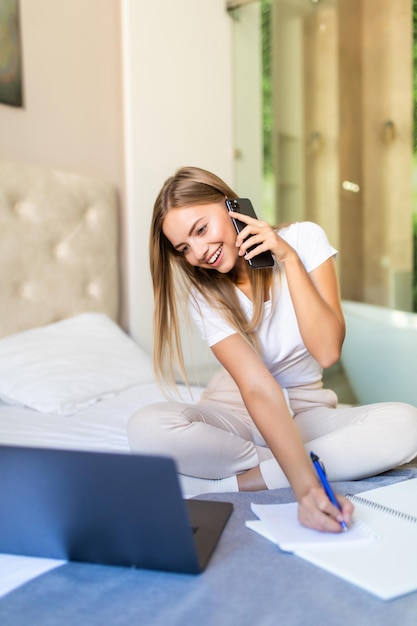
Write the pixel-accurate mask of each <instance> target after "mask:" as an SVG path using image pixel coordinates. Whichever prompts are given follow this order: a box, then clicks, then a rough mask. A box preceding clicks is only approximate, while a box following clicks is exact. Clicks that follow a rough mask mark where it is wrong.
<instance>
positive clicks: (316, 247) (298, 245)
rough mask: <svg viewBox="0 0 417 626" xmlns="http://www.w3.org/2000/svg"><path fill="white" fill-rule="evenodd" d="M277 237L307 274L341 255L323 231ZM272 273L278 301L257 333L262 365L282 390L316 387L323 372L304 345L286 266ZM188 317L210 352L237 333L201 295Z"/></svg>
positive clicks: (247, 305)
mask: <svg viewBox="0 0 417 626" xmlns="http://www.w3.org/2000/svg"><path fill="white" fill-rule="evenodd" d="M279 235H280V237H282V238H283V239H285V241H287V242H288V243H289V244H290V246H292V247H293V248H294V249H295V250H296V251H297V253H298V255H299V257H300V259H301V262H302V263H303V265H304V267H305V268H306V270H307V272H311V271H312V270H314V269H315V268H316V267H318V266H319V265H321V264H322V263H324V262H325V261H327V259H329V258H330V257H332V256H335V255H336V254H337V251H336V250H335V249H334V248H333V247H332V246H331V245H330V243H329V241H328V239H327V236H326V234H325V232H324V230H323V229H322V228H321V227H320V226H318V225H317V224H314V223H313V222H297V223H293V224H291V225H289V226H287V227H285V228H282V229H280V230H279ZM253 271H256V270H253ZM274 272H275V276H274V278H275V280H274V282H273V289H274V290H275V294H274V298H273V300H271V299H270V300H269V301H267V302H265V305H264V314H263V317H262V320H261V322H260V324H259V326H258V328H257V333H258V336H259V340H260V344H261V347H262V351H263V360H264V362H265V364H266V366H267V367H268V369H269V371H270V372H271V373H272V375H273V376H274V377H275V379H276V380H277V381H278V383H279V384H280V385H281V386H282V387H295V386H298V385H303V384H309V383H314V382H317V381H319V380H320V379H321V377H322V368H321V366H320V365H319V363H318V362H317V361H316V359H314V358H313V357H312V356H311V354H310V353H309V352H308V351H307V349H306V347H305V345H304V343H303V341H302V339H301V335H300V331H299V328H298V324H297V319H296V316H295V312H294V307H293V303H292V300H291V296H290V292H289V289H288V283H287V278H286V275H285V268H284V264H282V263H275V269H274ZM236 290H237V294H238V297H239V301H240V304H241V306H242V308H243V310H244V311H245V313H246V315H247V318H248V319H250V318H251V316H252V302H251V300H250V299H249V298H248V297H247V296H245V294H244V293H243V292H242V291H241V290H240V289H238V288H237V287H236ZM194 298H195V300H194ZM272 304H273V306H272ZM190 313H191V316H192V318H193V319H194V321H195V323H196V324H197V326H198V328H199V330H200V333H201V336H202V338H203V339H204V340H205V341H206V342H207V343H208V345H209V346H213V345H215V344H216V343H218V342H219V341H221V340H222V339H225V338H226V337H229V336H230V335H233V334H235V333H236V329H234V328H233V326H231V325H230V324H229V323H228V322H227V321H226V320H225V319H224V318H222V317H221V315H220V312H219V311H217V310H216V309H214V308H213V307H211V306H210V305H209V304H208V302H207V300H206V299H205V298H204V297H203V296H202V295H201V294H199V293H194V296H193V297H192V298H190Z"/></svg>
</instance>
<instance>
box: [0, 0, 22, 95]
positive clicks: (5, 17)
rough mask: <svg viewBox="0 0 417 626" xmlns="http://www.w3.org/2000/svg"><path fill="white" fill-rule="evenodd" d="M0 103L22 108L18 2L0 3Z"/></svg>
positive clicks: (4, 1)
mask: <svg viewBox="0 0 417 626" xmlns="http://www.w3.org/2000/svg"><path fill="white" fill-rule="evenodd" d="M0 103H3V104H9V105H10V106H15V107H21V106H23V86H22V47H21V41H20V19H19V0H1V1H0Z"/></svg>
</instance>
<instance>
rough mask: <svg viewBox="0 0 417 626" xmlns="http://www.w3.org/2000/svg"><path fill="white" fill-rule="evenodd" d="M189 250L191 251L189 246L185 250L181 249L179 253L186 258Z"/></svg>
mask: <svg viewBox="0 0 417 626" xmlns="http://www.w3.org/2000/svg"><path fill="white" fill-rule="evenodd" d="M189 249H190V248H189V247H188V246H184V247H183V248H181V250H179V253H180V254H181V255H183V256H184V255H186V254H187V252H188V251H189Z"/></svg>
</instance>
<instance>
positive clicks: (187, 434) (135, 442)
mask: <svg viewBox="0 0 417 626" xmlns="http://www.w3.org/2000/svg"><path fill="white" fill-rule="evenodd" d="M288 396H289V404H290V407H291V409H292V410H293V412H294V421H295V424H296V425H297V428H298V430H299V432H300V434H301V438H302V440H303V442H304V444H305V448H306V451H307V452H309V451H310V450H313V451H314V452H315V453H316V454H318V455H319V456H320V458H321V459H322V460H323V462H324V463H325V466H326V470H327V473H328V475H329V478H330V480H355V479H359V478H364V477H366V476H371V475H375V474H378V473H381V472H383V471H386V470H388V469H390V468H392V467H395V466H396V465H400V464H403V463H407V462H408V461H410V460H411V459H413V458H414V457H415V456H416V455H417V408H415V407H413V406H411V405H407V404H403V403H399V402H393V403H388V402H384V403H378V404H371V405H367V406H358V407H343V406H342V407H337V396H336V394H335V393H334V392H333V391H331V390H328V389H323V388H322V386H321V383H320V384H318V385H310V386H306V387H295V388H290V389H288ZM128 437H129V444H130V447H131V450H132V451H133V452H144V453H154V454H164V455H169V456H172V457H174V458H175V460H176V462H177V466H178V470H179V472H180V473H181V474H185V475H187V476H193V477H198V478H203V479H222V478H226V477H230V476H235V475H237V474H239V473H241V472H244V471H246V470H248V469H251V468H253V467H256V466H258V465H260V467H261V472H262V475H263V477H264V480H265V483H266V484H267V486H268V487H269V488H276V487H282V486H288V481H287V479H286V477H285V475H284V474H283V472H282V470H281V468H280V466H279V464H278V463H277V461H276V460H275V458H274V457H273V455H272V453H271V451H270V450H269V448H268V447H267V445H266V443H265V441H264V439H263V437H262V435H261V433H260V432H259V431H258V429H257V427H256V426H255V424H254V422H253V420H252V418H251V417H250V415H249V413H248V412H247V410H246V407H245V405H244V403H243V401H242V398H241V395H240V392H239V389H238V388H237V386H236V384H235V383H234V381H233V379H232V378H231V377H230V376H229V374H228V373H227V372H226V371H225V370H220V372H218V373H217V374H216V375H215V376H214V377H213V379H212V380H211V382H210V384H209V385H208V387H207V389H206V390H205V392H204V394H203V396H202V397H201V399H200V401H199V402H197V403H196V404H186V403H182V402H175V401H167V402H162V403H158V404H154V405H150V406H147V407H143V408H141V409H140V410H139V411H137V412H136V413H135V414H134V415H133V416H132V417H131V419H130V421H129V425H128ZM207 491H210V489H207Z"/></svg>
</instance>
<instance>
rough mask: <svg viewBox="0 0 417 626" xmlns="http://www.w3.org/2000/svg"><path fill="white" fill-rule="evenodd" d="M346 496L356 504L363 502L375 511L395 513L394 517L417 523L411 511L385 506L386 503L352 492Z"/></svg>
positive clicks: (416, 518)
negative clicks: (405, 511) (379, 502)
mask: <svg viewBox="0 0 417 626" xmlns="http://www.w3.org/2000/svg"><path fill="white" fill-rule="evenodd" d="M346 497H347V498H348V499H349V500H351V502H354V503H355V502H356V504H363V505H364V506H368V507H370V508H371V509H374V510H375V511H381V512H382V513H387V514H388V515H393V516H394V517H398V518H399V519H403V520H405V521H406V522H412V523H413V524H417V517H415V516H414V515H410V514H409V513H403V512H402V511H398V510H397V509H392V508H391V507H389V506H385V505H384V504H378V502H372V500H367V499H366V498H361V497H360V496H357V495H355V494H352V493H349V494H347V495H346Z"/></svg>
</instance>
